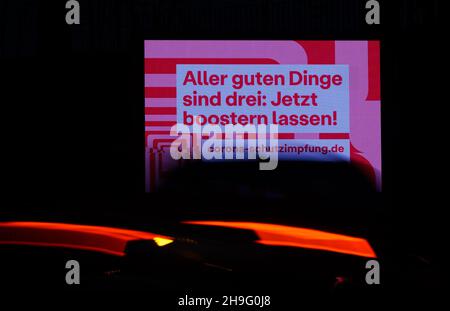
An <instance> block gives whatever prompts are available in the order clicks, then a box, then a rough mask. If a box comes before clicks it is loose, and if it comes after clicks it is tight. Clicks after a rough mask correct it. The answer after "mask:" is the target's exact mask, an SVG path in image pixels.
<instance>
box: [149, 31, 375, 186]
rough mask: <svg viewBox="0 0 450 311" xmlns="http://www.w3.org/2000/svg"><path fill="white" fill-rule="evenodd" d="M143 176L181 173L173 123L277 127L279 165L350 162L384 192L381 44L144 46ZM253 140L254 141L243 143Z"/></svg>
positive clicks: (152, 178)
mask: <svg viewBox="0 0 450 311" xmlns="http://www.w3.org/2000/svg"><path fill="white" fill-rule="evenodd" d="M144 48H145V139H146V141H145V161H146V162H145V170H146V172H145V176H146V191H147V192H150V191H153V190H154V189H155V188H156V186H157V185H158V183H159V182H160V181H161V180H162V179H163V178H164V176H165V174H167V173H168V172H170V171H171V170H172V169H174V168H176V167H178V166H180V165H182V161H180V160H176V159H174V158H173V157H172V156H171V153H170V152H169V151H170V148H171V144H172V143H173V142H174V140H175V139H176V138H177V137H176V136H174V135H173V133H172V135H171V128H172V127H173V126H174V125H176V124H182V125H184V126H188V127H192V126H193V125H194V123H195V122H194V120H196V122H197V123H198V124H199V125H201V126H205V125H211V124H212V125H216V126H219V127H220V128H222V129H223V128H224V127H225V126H227V125H230V124H231V125H236V124H239V125H242V126H248V125H255V126H257V125H261V124H266V125H269V124H275V125H277V139H278V146H277V152H278V158H279V159H280V160H298V161H302V160H303V161H347V162H350V163H352V164H354V165H355V166H357V167H358V168H360V169H361V170H362V171H363V172H364V173H365V174H366V175H367V177H368V178H369V179H370V181H371V182H372V183H373V185H374V187H375V188H376V189H377V190H378V191H380V190H381V112H380V104H381V102H380V44H379V41H268V40H264V41H231V40H227V41H202V40H174V41H172V40H148V41H145V43H144ZM247 138H249V137H247Z"/></svg>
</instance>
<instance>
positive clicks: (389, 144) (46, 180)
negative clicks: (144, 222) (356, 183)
mask: <svg viewBox="0 0 450 311" xmlns="http://www.w3.org/2000/svg"><path fill="white" fill-rule="evenodd" d="M79 2H80V5H81V24H80V25H67V24H66V23H65V13H66V9H65V7H64V4H65V1H45V0H40V1H39V0H29V1H16V0H3V1H1V3H0V57H1V58H0V76H1V78H2V80H1V84H0V105H1V109H2V120H3V121H2V125H3V126H4V129H3V131H2V141H1V146H2V148H1V150H2V152H1V153H2V155H3V156H4V157H2V158H3V160H2V167H3V169H2V171H3V172H2V173H1V175H2V179H4V182H3V186H2V188H3V189H2V190H3V191H2V198H1V202H2V203H1V206H2V207H1V210H0V217H2V218H3V219H19V218H20V219H31V218H40V219H53V218H55V217H56V216H57V217H59V218H65V217H66V218H69V217H71V219H74V220H78V221H80V220H86V219H89V217H91V218H93V219H96V220H97V221H98V220H101V222H104V223H109V222H111V220H109V218H108V217H110V216H111V215H112V214H116V213H120V212H125V213H126V214H127V216H128V217H131V218H132V216H130V215H132V214H133V213H135V212H136V211H137V210H139V211H142V210H147V211H152V212H153V209H154V208H155V206H158V204H159V203H157V202H156V201H155V200H153V197H152V195H151V194H146V193H145V192H144V66H143V65H144V48H143V41H144V40H145V39H289V40H291V39H298V40H324V39H328V40H368V39H374V40H381V71H382V72H381V77H382V81H381V92H382V144H383V145H382V146H383V149H382V151H383V192H382V193H378V194H376V193H365V194H358V193H356V194H353V197H355V198H357V199H355V200H354V203H355V206H354V207H355V208H357V209H358V210H359V211H360V210H363V212H360V213H363V214H364V215H363V216H364V217H366V218H367V217H369V218H370V217H372V218H371V219H372V220H371V221H370V222H371V223H372V224H375V225H377V226H378V230H379V231H381V233H380V235H379V236H378V239H380V240H381V242H382V243H385V244H386V245H390V247H391V248H394V249H402V251H403V250H404V252H405V253H409V252H412V253H415V254H420V256H422V257H423V258H424V260H426V261H431V262H433V264H437V263H440V261H441V260H442V259H441V255H442V251H441V250H440V248H439V245H440V243H441V242H442V235H441V234H442V231H443V230H442V226H443V215H444V211H445V208H446V206H447V205H448V204H447V200H446V199H444V200H442V198H445V195H444V194H445V189H446V187H447V184H448V181H447V179H448V175H447V174H446V173H445V168H446V166H447V161H448V160H447V158H446V155H447V151H446V149H447V148H446V141H445V140H443V139H441V138H440V136H441V135H442V134H445V132H446V131H444V130H443V129H442V128H443V127H444V126H445V124H446V123H447V122H446V119H447V118H446V111H447V109H446V107H445V106H446V103H445V102H446V96H444V92H445V90H446V85H445V83H446V79H444V77H445V73H444V66H445V65H446V64H447V57H448V56H447V55H446V54H447V53H446V51H447V47H446V46H445V44H444V41H445V36H444V35H443V28H444V23H445V21H444V17H443V14H442V12H443V8H442V3H441V2H440V1H425V0H423V1H419V0H408V1H406V0H404V1H380V4H381V25H367V24H366V23H365V14H366V9H365V2H366V1H362V0H359V1H357V0H345V1H344V0H335V1H324V0H314V1H313V0H309V1H299V0H290V1H288V0H285V1H283V0H279V1H275V0H271V1H269V0H257V1H256V0H249V1H243V0H223V1H211V0H209V1H172V0H160V1H150V0H149V1H147V0H136V1H119V0H90V1H83V0H80V1H79ZM303 195H305V194H303ZM306 195H308V194H306ZM367 202H371V203H370V204H369V203H367ZM283 208H284V207H283V206H279V207H278V209H279V210H280V211H282V210H283ZM233 209H234V210H235V212H236V213H237V214H236V215H240V214H239V213H241V214H242V215H244V216H245V217H251V216H252V215H253V216H254V217H256V218H257V217H258V210H257V208H254V207H248V208H247V207H246V206H234V207H233ZM175 210H176V209H175ZM239 211H240V212H239ZM249 211H251V212H249ZM249 213H251V215H250V216H249ZM280 213H281V212H280ZM338 213H339V212H338V211H334V212H333V215H336V214H338ZM55 215H56V216H55ZM93 215H94V216H93ZM281 215H282V213H281ZM266 216H267V215H266ZM276 217H281V218H282V216H274V218H276ZM330 217H331V216H330ZM324 218H325V216H324ZM346 221H347V222H349V223H352V221H353V222H356V221H357V220H356V218H355V219H352V217H350V219H346ZM358 221H359V220H358ZM380 228H381V229H380ZM398 268H399V269H402V265H401V263H399V265H398ZM437 271H439V269H437ZM408 273H409V272H408ZM409 277H410V278H412V279H415V278H416V276H415V275H409ZM434 280H437V279H434ZM433 282H434V281H433Z"/></svg>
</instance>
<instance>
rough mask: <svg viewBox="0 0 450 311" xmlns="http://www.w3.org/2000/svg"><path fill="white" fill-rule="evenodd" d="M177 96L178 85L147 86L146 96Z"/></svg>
mask: <svg viewBox="0 0 450 311" xmlns="http://www.w3.org/2000/svg"><path fill="white" fill-rule="evenodd" d="M175 97H177V88H176V87H146V88H145V98H175Z"/></svg>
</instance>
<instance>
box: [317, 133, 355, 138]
mask: <svg viewBox="0 0 450 311" xmlns="http://www.w3.org/2000/svg"><path fill="white" fill-rule="evenodd" d="M349 138H350V134H349V133H320V134H319V139H349Z"/></svg>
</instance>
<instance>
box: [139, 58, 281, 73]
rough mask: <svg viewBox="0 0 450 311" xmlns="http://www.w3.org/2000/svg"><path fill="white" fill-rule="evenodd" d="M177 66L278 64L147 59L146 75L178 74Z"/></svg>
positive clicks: (246, 60)
mask: <svg viewBox="0 0 450 311" xmlns="http://www.w3.org/2000/svg"><path fill="white" fill-rule="evenodd" d="M177 64H180V65H181V64H186V65H189V64H202V65H209V64H248V65H251V64H278V62H276V61H275V60H273V59H270V58H146V59H145V73H173V74H175V73H176V72H177V70H176V69H177Z"/></svg>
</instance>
